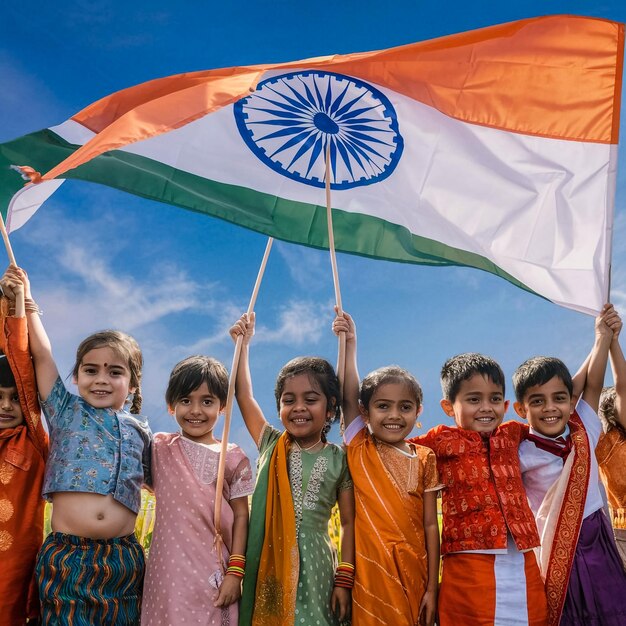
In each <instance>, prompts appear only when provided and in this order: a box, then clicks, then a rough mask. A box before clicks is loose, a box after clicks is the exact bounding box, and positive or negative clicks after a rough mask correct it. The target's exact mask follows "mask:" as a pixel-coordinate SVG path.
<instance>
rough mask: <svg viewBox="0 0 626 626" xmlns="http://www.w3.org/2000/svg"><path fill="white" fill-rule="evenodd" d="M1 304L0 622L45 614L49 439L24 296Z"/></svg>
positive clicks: (16, 625)
mask: <svg viewBox="0 0 626 626" xmlns="http://www.w3.org/2000/svg"><path fill="white" fill-rule="evenodd" d="M7 312H8V301H7V299H6V298H4V297H3V298H2V300H1V304H0V324H1V327H2V328H1V331H0V349H1V350H2V351H3V352H4V354H5V355H6V356H5V355H2V356H1V357H0V562H1V563H2V566H1V570H2V575H1V576H0V626H21V625H22V624H25V623H26V622H27V620H33V621H35V620H37V618H38V617H39V598H38V594H37V585H36V582H35V579H34V575H33V573H34V570H35V559H36V556H37V552H38V550H39V548H40V547H41V543H42V540H43V512H44V501H43V499H42V497H41V488H42V483H43V476H44V464H45V458H46V455H47V451H48V438H47V435H46V432H45V430H44V428H43V424H42V422H41V413H40V410H39V403H38V401H37V389H36V385H35V376H34V372H33V366H32V363H31V360H30V353H29V351H28V333H27V330H26V317H25V316H24V315H25V313H24V295H23V292H22V297H21V299H20V298H19V296H18V298H17V301H16V310H15V316H11V317H9V316H8V315H7Z"/></svg>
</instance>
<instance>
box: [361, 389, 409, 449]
mask: <svg viewBox="0 0 626 626" xmlns="http://www.w3.org/2000/svg"><path fill="white" fill-rule="evenodd" d="M420 412H421V407H418V405H417V400H416V398H415V395H414V394H413V392H412V390H411V388H410V387H409V386H408V385H406V384H404V383H385V384H383V385H380V386H379V387H378V388H377V389H376V390H375V391H374V393H373V395H372V397H371V399H370V401H369V405H368V408H367V409H363V418H364V420H365V422H366V423H367V424H369V426H370V430H371V432H372V435H374V437H376V439H378V440H379V441H382V442H384V443H387V444H389V445H391V446H395V447H397V448H402V449H404V448H405V443H404V440H405V439H406V437H407V436H408V434H409V433H410V432H411V431H412V430H413V427H414V426H415V421H416V420H417V417H418V415H419V414H420Z"/></svg>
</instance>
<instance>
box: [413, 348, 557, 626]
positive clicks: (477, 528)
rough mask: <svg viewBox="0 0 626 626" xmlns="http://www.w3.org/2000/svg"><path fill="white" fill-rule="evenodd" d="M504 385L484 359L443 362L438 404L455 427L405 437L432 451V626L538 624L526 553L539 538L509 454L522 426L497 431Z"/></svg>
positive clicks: (542, 606) (536, 588) (541, 612)
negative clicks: (438, 559)
mask: <svg viewBox="0 0 626 626" xmlns="http://www.w3.org/2000/svg"><path fill="white" fill-rule="evenodd" d="M504 382H505V379H504V374H503V372H502V369H501V368H500V366H499V365H498V364H497V363H496V362H495V361H493V360H492V359H490V358H488V357H485V356H483V355H480V354H461V355H459V356H456V357H453V358H452V359H449V360H448V361H447V362H446V363H445V364H444V366H443V369H442V371H441V386H442V390H443V395H444V399H443V400H442V401H441V407H442V408H443V410H444V412H445V413H446V414H447V415H448V416H450V417H452V418H454V421H455V423H456V426H455V427H450V426H443V425H440V426H436V427H435V428H433V429H431V430H430V431H429V432H427V433H426V434H425V435H422V436H420V437H416V438H415V439H412V440H411V441H413V442H415V443H419V444H421V445H424V446H427V447H429V448H431V449H432V450H433V451H434V452H435V455H436V457H437V467H438V470H439V478H440V481H441V482H442V483H443V484H444V485H445V487H444V489H443V491H442V498H443V505H442V511H443V532H442V540H441V552H442V555H443V571H442V580H441V590H440V595H439V624H440V626H456V625H458V624H472V625H481V626H483V625H484V626H488V625H492V624H496V623H497V624H507V626H515V625H517V624H520V625H521V624H525V625H529V626H544V625H546V624H547V606H546V596H545V591H544V586H543V582H542V580H541V576H540V573H539V568H538V566H537V561H536V558H535V555H534V552H533V550H532V549H533V548H534V547H536V546H538V545H539V536H538V534H537V527H536V525H535V520H534V516H533V514H532V511H531V510H530V508H529V506H528V502H527V500H526V492H525V490H524V486H523V483H522V475H521V471H520V466H519V458H518V446H519V443H520V442H521V440H522V438H523V437H524V433H525V426H524V425H522V424H520V423H518V422H507V423H505V424H502V425H501V422H502V419H503V417H504V414H505V412H506V409H507V407H508V402H507V401H505V400H504Z"/></svg>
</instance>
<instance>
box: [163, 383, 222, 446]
mask: <svg viewBox="0 0 626 626" xmlns="http://www.w3.org/2000/svg"><path fill="white" fill-rule="evenodd" d="M222 408H223V407H222V405H221V403H220V400H219V398H218V397H217V396H215V395H213V394H212V393H211V391H210V390H209V386H208V385H207V384H206V382H203V383H202V384H201V385H200V386H199V387H198V388H197V389H194V390H193V391H191V392H190V393H188V394H187V395H186V396H183V397H182V398H180V399H178V400H177V401H176V404H175V405H174V407H170V409H169V410H170V413H172V414H173V415H174V417H175V419H176V421H177V422H178V425H179V426H180V429H181V430H182V432H183V437H186V438H187V439H191V440H192V441H197V442H198V443H216V441H217V440H216V439H215V437H214V436H213V429H214V428H215V423H216V422H217V419H218V417H219V414H220V411H221V410H222Z"/></svg>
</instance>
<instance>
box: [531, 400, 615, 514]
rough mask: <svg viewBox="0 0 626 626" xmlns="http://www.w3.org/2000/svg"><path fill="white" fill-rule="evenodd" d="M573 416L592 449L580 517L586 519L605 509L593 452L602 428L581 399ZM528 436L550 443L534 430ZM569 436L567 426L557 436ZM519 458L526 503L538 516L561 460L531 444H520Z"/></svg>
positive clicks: (558, 472)
mask: <svg viewBox="0 0 626 626" xmlns="http://www.w3.org/2000/svg"><path fill="white" fill-rule="evenodd" d="M576 412H577V413H578V415H579V416H580V419H581V421H582V423H583V425H584V427H585V430H586V431H587V437H588V438H589V446H590V448H591V472H590V475H589V485H588V486H587V497H586V499H585V512H584V515H583V517H589V516H590V515H591V514H592V513H595V512H596V511H597V510H598V509H601V508H602V507H603V506H604V503H603V500H602V492H601V491H600V484H599V482H600V478H599V474H598V462H597V461H596V455H595V449H596V446H597V445H598V440H599V439H600V434H601V433H602V424H601V423H600V418H599V417H598V415H597V414H596V412H595V411H594V410H593V409H592V408H591V407H590V406H589V405H588V404H587V403H586V402H585V401H584V400H583V399H582V398H581V399H580V400H579V401H578V403H577V404H576ZM530 432H531V433H533V434H534V435H537V436H539V437H543V438H544V439H552V438H551V437H546V436H545V435H542V434H541V433H538V432H537V431H536V430H534V429H533V428H531V429H530ZM569 433H570V430H569V426H566V428H565V431H564V432H563V433H562V434H561V435H559V436H560V437H567V436H568V435H569ZM554 439H556V437H555V438H554ZM519 458H520V468H521V470H522V480H523V481H524V487H525V488H526V495H527V496H528V503H529V504H530V508H531V509H532V511H533V513H534V514H535V515H537V511H538V510H539V507H540V506H541V503H542V502H543V499H544V497H545V495H546V493H547V491H548V489H550V487H551V486H552V484H553V483H554V481H556V480H557V479H558V478H559V476H560V474H561V472H562V471H563V460H562V459H561V457H559V456H556V455H555V454H552V453H551V452H547V451H546V450H542V449H541V448H538V447H537V446H536V445H535V444H534V443H533V442H532V441H522V443H521V444H520V447H519Z"/></svg>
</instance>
